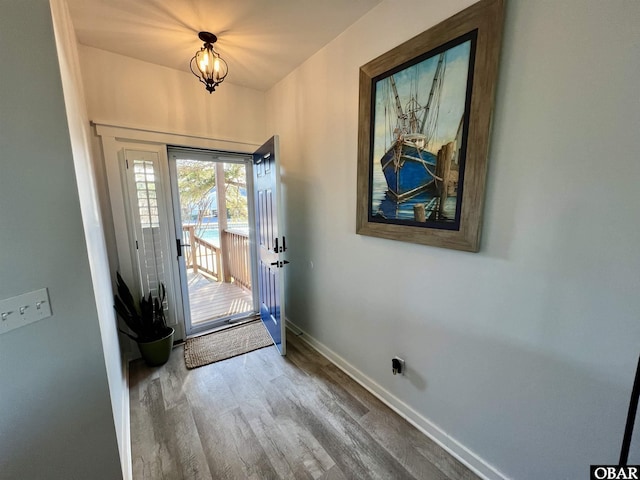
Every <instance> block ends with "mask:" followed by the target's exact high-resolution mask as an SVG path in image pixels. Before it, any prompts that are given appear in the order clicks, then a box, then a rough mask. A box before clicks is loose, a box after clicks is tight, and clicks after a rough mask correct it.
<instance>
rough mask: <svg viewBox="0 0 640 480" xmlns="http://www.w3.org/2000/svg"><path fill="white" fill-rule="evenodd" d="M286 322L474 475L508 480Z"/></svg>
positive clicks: (362, 374) (355, 369)
mask: <svg viewBox="0 0 640 480" xmlns="http://www.w3.org/2000/svg"><path fill="white" fill-rule="evenodd" d="M286 321H287V328H291V330H292V333H295V335H297V336H298V338H300V339H301V340H302V341H304V342H305V343H306V344H307V345H309V346H310V347H312V348H313V349H314V350H316V351H317V352H318V353H320V354H321V355H322V356H323V357H325V358H327V359H328V360H330V361H331V362H332V363H333V364H334V365H335V366H337V367H338V368H339V369H340V370H342V371H343V372H344V373H346V374H347V375H349V376H350V377H351V378H352V379H354V380H355V381H356V382H358V383H359V384H360V385H362V387H364V388H365V389H366V390H368V391H369V392H370V393H371V394H373V395H374V396H375V397H377V398H378V399H379V400H380V401H382V402H383V403H384V404H386V405H387V406H388V407H389V408H391V409H392V410H393V411H394V412H396V413H397V414H398V415H400V416H401V417H403V418H404V419H405V420H407V421H408V422H409V423H410V424H412V425H413V426H414V427H416V428H417V429H418V430H420V431H421V432H422V433H424V434H425V435H426V436H427V437H429V438H430V439H431V440H433V441H434V442H436V443H437V444H438V445H440V446H441V447H442V448H443V449H445V450H446V451H447V452H449V453H450V454H451V455H453V456H454V457H455V458H456V459H457V460H459V461H460V462H461V463H463V464H464V465H466V466H467V467H468V468H469V469H470V470H471V471H473V472H474V473H475V474H476V475H478V476H479V477H481V478H483V479H485V480H509V478H508V477H507V476H506V475H504V474H503V473H501V472H500V471H499V470H497V469H496V468H495V467H493V466H492V465H490V464H489V463H487V462H486V461H485V460H484V459H482V458H481V457H480V456H478V455H476V454H475V453H474V452H472V451H471V450H469V449H468V448H467V447H465V446H464V445H462V444H461V443H460V442H458V441H457V440H456V439H455V438H453V437H451V436H450V435H448V434H447V433H446V432H445V431H444V430H442V429H441V428H440V427H438V426H437V425H436V424H434V423H433V422H431V421H430V420H429V419H427V418H426V417H424V416H423V415H422V414H420V413H418V412H417V411H416V410H414V409H413V408H412V407H410V406H409V405H407V404H406V403H404V402H403V401H402V400H400V399H399V398H398V397H396V396H395V395H393V394H392V393H391V392H389V391H388V390H386V389H384V388H383V387H381V386H380V385H379V384H378V383H376V382H375V381H374V380H373V379H371V378H370V377H368V376H367V375H365V374H364V373H362V372H361V371H360V370H358V369H357V368H356V367H354V366H353V365H351V364H350V363H349V362H347V361H346V360H345V359H344V358H342V357H341V356H340V355H338V354H337V353H336V352H334V351H333V350H331V349H330V348H329V347H327V346H326V345H324V344H323V343H322V342H320V341H318V340H316V339H315V338H313V337H312V336H311V335H309V334H308V333H307V332H305V331H304V330H302V329H301V328H300V327H298V326H297V325H296V324H295V323H293V322H291V320H289V319H286ZM294 331H295V332H294Z"/></svg>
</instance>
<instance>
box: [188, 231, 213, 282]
mask: <svg viewBox="0 0 640 480" xmlns="http://www.w3.org/2000/svg"><path fill="white" fill-rule="evenodd" d="M182 243H183V245H189V247H187V248H186V251H185V252H184V255H185V263H186V266H187V268H193V273H198V272H199V271H202V272H204V273H206V274H208V275H210V276H212V277H213V278H215V279H216V280H217V281H220V280H221V279H222V277H221V273H222V266H221V264H222V255H221V253H222V252H221V250H220V247H216V246H215V245H213V244H211V243H209V242H207V241H206V240H204V239H202V238H200V237H198V236H197V235H196V234H195V227H193V226H189V225H185V226H183V227H182Z"/></svg>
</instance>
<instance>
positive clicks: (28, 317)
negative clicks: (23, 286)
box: [0, 288, 52, 334]
mask: <svg viewBox="0 0 640 480" xmlns="http://www.w3.org/2000/svg"><path fill="white" fill-rule="evenodd" d="M51 315H52V313H51V305H50V304H49V292H48V291H47V289H46V288H42V289H40V290H36V291H34V292H29V293H24V294H22V295H18V296H16V297H11V298H7V299H6V300H1V301H0V334H2V333H7V332H9V331H11V330H14V329H16V328H20V327H24V326H25V325H28V324H30V323H33V322H37V321H38V320H42V319H43V318H47V317H50V316H51Z"/></svg>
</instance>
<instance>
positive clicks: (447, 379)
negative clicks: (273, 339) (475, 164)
mask: <svg viewBox="0 0 640 480" xmlns="http://www.w3.org/2000/svg"><path fill="white" fill-rule="evenodd" d="M471 3H473V1H472V0H469V1H460V0H456V1H450V0H432V1H429V2H425V1H423V0H403V1H401V2H398V1H396V0H386V1H383V2H382V3H381V4H380V5H379V6H377V7H376V8H374V9H373V10H371V11H370V12H369V13H368V14H367V15H365V16H364V17H363V18H362V19H360V20H359V21H358V22H356V23H355V24H354V25H352V26H351V27H350V28H349V29H348V30H347V31H346V32H344V33H343V34H342V35H341V36H340V37H338V38H337V39H335V40H334V41H333V42H331V43H330V44H328V45H327V46H326V47H325V48H324V49H322V50H321V51H320V52H318V53H317V54H316V55H315V56H313V57H312V58H310V59H309V60H308V61H307V62H306V63H305V64H303V65H302V66H301V67H300V68H298V69H297V70H296V71H294V72H293V73H292V74H291V75H289V76H288V77H287V78H285V79H284V80H283V81H282V82H280V83H279V84H278V85H276V86H275V87H274V88H273V89H272V90H271V91H269V92H268V93H267V111H268V112H270V114H269V116H268V118H269V119H270V125H269V130H270V131H273V132H277V133H279V134H280V140H281V142H280V143H281V150H282V164H283V181H284V184H285V189H284V191H285V195H286V202H285V203H286V214H287V227H288V234H289V236H288V237H287V245H289V246H290V248H289V252H288V253H289V260H291V264H290V265H289V267H288V268H289V270H288V271H287V273H288V275H289V282H288V289H287V294H288V302H287V308H288V310H287V312H288V316H289V318H290V319H291V320H292V321H293V322H295V323H297V324H298V325H299V326H301V327H302V328H303V329H304V330H305V331H307V332H308V333H310V334H311V335H312V336H313V337H315V338H316V339H317V340H319V341H320V342H322V344H324V345H325V346H326V347H328V348H329V349H331V350H332V351H333V352H334V353H335V354H336V355H338V356H340V357H341V358H342V359H344V361H345V362H347V363H348V364H349V365H350V366H351V367H352V368H353V369H354V370H355V371H359V372H360V373H361V374H362V378H365V379H368V381H369V383H370V384H371V385H374V386H376V388H379V390H380V391H383V392H386V393H387V394H388V395H389V397H390V398H391V396H394V397H395V398H396V399H397V400H398V405H400V408H405V409H406V410H408V409H409V408H410V409H413V411H415V412H418V413H419V414H420V415H421V416H422V417H423V418H424V419H426V421H428V422H430V424H431V425H433V426H435V427H439V428H440V429H441V432H443V434H442V436H443V437H445V436H446V438H447V439H452V441H456V442H457V446H455V445H454V446H455V448H457V449H458V452H463V453H464V449H468V450H467V451H471V452H472V453H473V454H475V455H476V456H477V457H479V458H480V459H482V460H483V461H484V462H485V463H486V464H489V465H492V466H494V467H495V468H496V469H497V470H498V471H500V472H502V473H503V474H504V475H505V476H507V477H509V478H514V479H519V480H524V479H530V480H538V479H542V478H544V479H577V478H586V477H585V476H588V471H589V465H590V464H591V463H615V462H617V456H618V452H619V448H620V442H621V439H622V433H623V428H624V421H625V417H626V413H627V406H628V402H629V394H630V390H631V385H632V381H633V375H634V373H635V366H636V363H637V359H638V353H639V349H640V347H639V345H640V294H639V292H640V273H639V272H640V250H639V248H638V246H639V245H640V222H639V221H638V219H639V218H640V188H639V186H638V181H639V179H640V161H639V160H638V158H639V153H640V105H639V98H640V97H639V94H638V78H640V55H639V54H638V52H639V46H640V29H639V28H638V25H640V2H638V1H629V0H616V1H599V0H596V1H585V0H574V1H570V0H559V1H550V0H545V1H538V0H536V1H528V0H509V1H508V2H507V16H506V24H505V36H504V42H503V49H502V59H501V68H500V74H499V82H498V94H497V100H496V103H495V117H494V125H493V136H492V147H491V155H490V160H489V174H488V185H487V195H486V205H485V219H484V233H483V236H482V244H481V250H480V252H479V253H477V254H470V253H463V252H457V251H452V250H446V249H438V248H432V247H426V246H420V245H413V244H409V243H402V242H394V241H389V240H383V239H376V238H371V237H364V236H358V235H356V234H355V205H356V196H355V192H356V154H357V124H358V69H359V67H360V66H361V65H363V64H365V63H367V62H368V61H369V60H371V59H373V58H375V57H376V56H378V55H380V54H382V53H384V52H386V51H388V50H389V49H391V48H393V47H395V46H396V45H398V44H400V43H401V42H402V41H404V40H407V39H409V38H411V37H412V36H414V35H416V34H418V33H420V32H422V31H424V30H426V29H428V28H429V27H431V26H432V25H434V24H436V23H438V22H439V21H441V20H443V19H445V18H447V17H448V16H450V15H452V14H453V13H455V12H456V11H458V10H460V9H462V8H464V7H465V6H466V5H468V4H471ZM327 72H331V76H330V80H329V79H327ZM310 262H313V267H312V266H311V264H310ZM394 355H401V356H404V358H405V360H406V361H407V367H408V368H409V374H408V375H407V376H405V377H398V376H393V375H392V374H391V368H390V361H391V358H392V357H393V356H394ZM401 402H404V403H401ZM639 439H640V434H637V435H636V442H635V443H634V448H633V451H632V455H631V460H632V461H633V462H635V463H638V462H640V451H639V449H638V445H640V441H638V440H639Z"/></svg>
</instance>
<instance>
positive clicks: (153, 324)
mask: <svg viewBox="0 0 640 480" xmlns="http://www.w3.org/2000/svg"><path fill="white" fill-rule="evenodd" d="M117 279H118V294H117V295H115V296H114V301H115V305H114V307H115V309H116V312H117V313H118V315H119V316H120V318H122V320H124V323H126V325H127V327H129V329H130V330H131V331H132V332H133V333H134V334H135V336H134V335H131V334H129V333H127V332H125V331H123V330H120V331H121V332H122V333H124V334H125V335H127V336H128V337H129V338H131V339H132V340H135V341H136V342H137V344H138V348H139V349H140V354H141V355H142V358H143V359H144V361H145V362H146V363H147V365H150V366H157V365H163V364H165V363H167V360H169V356H170V355H171V348H172V347H173V333H174V330H173V328H171V327H167V323H166V321H165V318H164V310H163V308H162V305H163V303H164V300H165V298H166V297H167V291H166V289H165V287H164V284H162V283H161V284H160V288H159V293H160V296H159V297H155V298H153V297H152V296H151V293H149V296H148V297H146V298H145V297H144V296H143V297H142V298H141V299H140V301H139V302H136V301H135V300H134V298H133V295H132V294H131V290H129V287H127V284H126V283H125V282H124V280H123V279H122V277H121V276H120V273H118V274H117Z"/></svg>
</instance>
